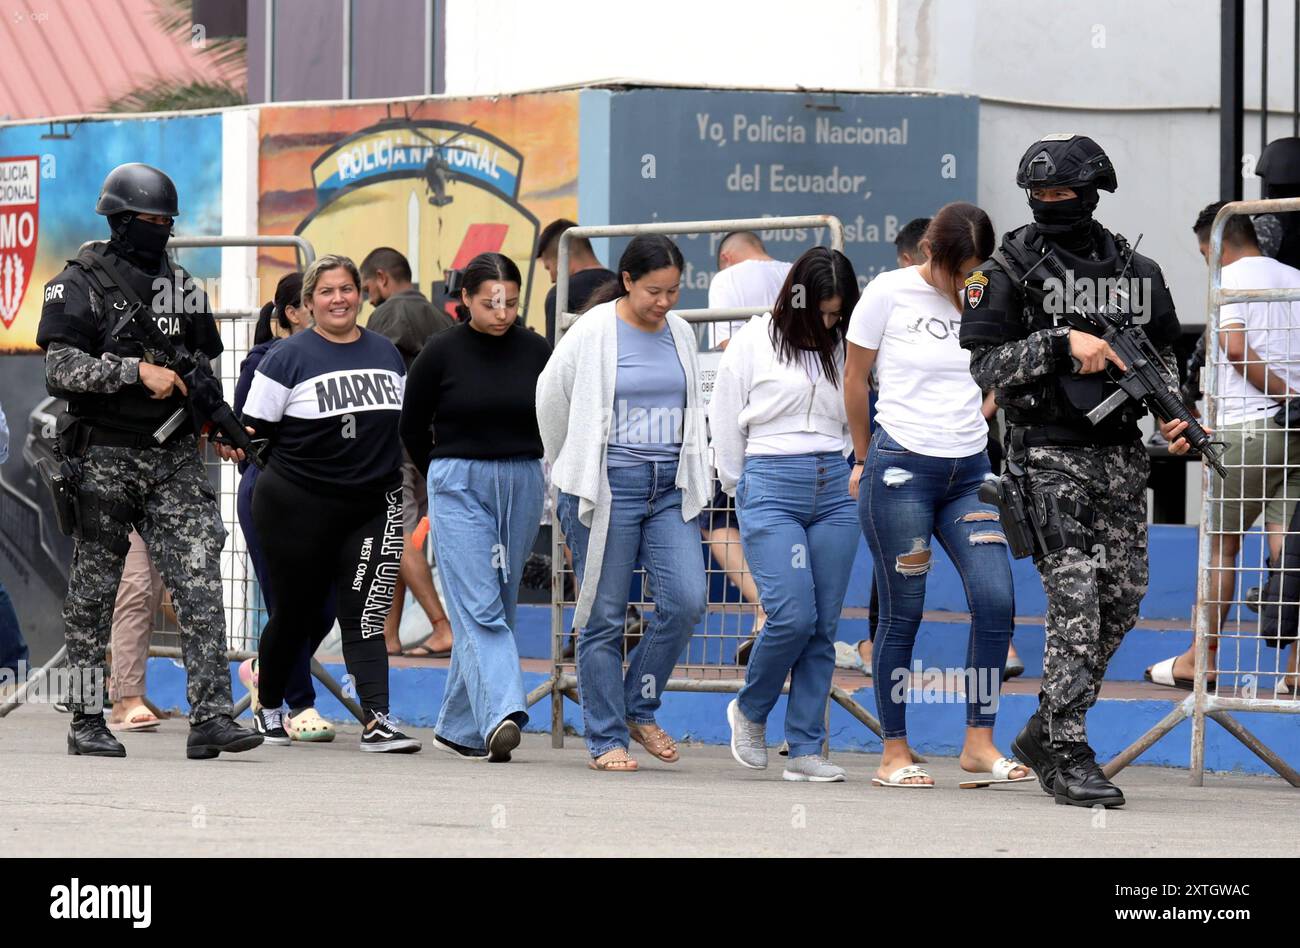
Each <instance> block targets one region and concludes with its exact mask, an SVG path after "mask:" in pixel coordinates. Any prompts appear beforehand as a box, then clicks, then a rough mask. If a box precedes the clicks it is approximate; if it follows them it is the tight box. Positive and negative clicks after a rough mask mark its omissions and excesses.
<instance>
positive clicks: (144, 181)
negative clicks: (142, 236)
mask: <svg viewBox="0 0 1300 948" xmlns="http://www.w3.org/2000/svg"><path fill="white" fill-rule="evenodd" d="M123 211H135V212H136V213H138V214H162V215H165V216H167V217H175V216H177V214H179V213H180V212H179V210H178V209H177V206H176V185H174V184H172V179H171V178H169V177H167V175H165V174H163V173H162V172H161V171H159V170H158V169H157V168H153V167H150V166H149V165H142V164H139V163H137V162H132V163H131V164H126V165H118V166H117V167H116V168H114V169H113V170H112V171H110V172H109V173H108V177H107V178H105V179H104V186H103V187H102V188H100V189H99V200H98V201H97V202H96V204H95V213H96V214H104V215H109V214H120V213H121V212H123Z"/></svg>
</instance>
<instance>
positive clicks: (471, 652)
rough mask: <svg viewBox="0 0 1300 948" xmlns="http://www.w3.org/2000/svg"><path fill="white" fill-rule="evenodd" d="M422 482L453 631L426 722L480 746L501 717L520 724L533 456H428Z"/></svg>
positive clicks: (537, 490)
mask: <svg viewBox="0 0 1300 948" xmlns="http://www.w3.org/2000/svg"><path fill="white" fill-rule="evenodd" d="M428 486H429V535H430V536H431V537H433V548H434V555H435V556H436V558H437V561H438V563H439V564H441V569H440V571H439V577H440V578H441V580H442V591H443V604H444V605H445V606H446V608H447V612H448V614H449V617H450V619H451V625H452V628H453V629H454V630H455V636H454V637H453V639H452V646H451V668H450V669H449V670H448V672H447V691H446V693H445V694H444V695H443V699H442V710H441V711H440V712H439V714H438V722H437V724H435V725H434V730H436V731H437V732H438V734H439V736H441V737H443V738H446V739H447V740H449V741H451V742H453V743H456V744H460V745H462V746H464V747H473V748H476V749H480V750H481V749H484V748H486V747H487V739H488V737H489V736H491V734H492V731H493V730H495V729H496V727H497V725H499V724H500V723H501V722H502V721H504V720H505V719H506V718H511V719H512V720H514V721H516V722H517V723H518V724H519V726H520V727H523V726H524V725H525V724H526V723H528V714H527V713H526V710H525V709H526V705H525V704H524V676H523V672H522V671H521V670H520V668H519V649H518V647H517V646H516V645H515V613H516V607H517V606H518V603H519V577H520V575H521V574H522V573H523V569H524V560H525V559H527V557H528V554H529V552H530V551H531V550H532V548H533V543H534V541H536V539H537V531H538V528H539V525H540V523H541V519H542V501H543V495H544V492H545V490H546V482H545V479H544V477H543V475H542V462H541V461H540V460H538V459H537V458H504V459H502V460H497V461H476V460H468V459H464V458H434V459H433V460H432V461H431V462H430V463H429V481H428Z"/></svg>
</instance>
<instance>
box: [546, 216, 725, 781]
mask: <svg viewBox="0 0 1300 948" xmlns="http://www.w3.org/2000/svg"><path fill="white" fill-rule="evenodd" d="M683 266H684V264H683V261H682V253H681V251H680V250H678V249H677V245H676V244H674V243H673V242H672V241H671V240H669V239H668V238H667V237H662V236H650V235H641V236H637V237H634V238H632V240H631V241H630V242H629V243H628V245H627V249H626V250H625V251H624V252H623V256H622V258H621V259H620V260H619V265H618V271H619V279H618V281H617V282H616V283H613V284H611V285H610V286H609V287H607V288H606V289H605V291H604V292H600V291H598V293H597V295H596V298H595V302H594V305H592V306H591V308H590V309H588V310H587V311H586V313H584V314H583V316H582V318H581V319H579V320H578V321H577V322H576V323H575V324H574V325H573V326H572V327H571V328H570V329H569V331H568V332H567V333H565V334H564V336H563V337H562V338H561V339H560V342H559V343H558V344H557V345H556V347H555V354H554V356H552V358H551V361H550V363H549V364H548V365H547V366H546V369H545V371H543V372H542V375H541V378H540V379H539V380H538V385H537V421H538V427H539V428H540V429H541V435H542V442H543V444H544V445H545V447H546V459H547V461H549V462H550V464H551V477H552V480H553V481H554V482H555V485H556V486H557V487H558V488H559V490H560V496H559V503H558V506H557V511H556V512H557V514H558V516H559V519H560V523H561V524H562V526H563V528H564V535H565V537H566V539H567V541H568V544H569V547H570V549H571V550H572V551H573V561H574V570H575V572H576V573H577V576H578V582H579V584H580V588H579V593H578V605H577V610H576V615H575V617H574V626H575V628H577V629H578V630H579V633H580V634H579V635H578V650H577V651H578V687H579V691H580V693H581V698H582V713H583V722H584V730H585V732H586V733H585V736H586V740H587V749H588V751H589V752H590V753H591V757H592V760H591V767H592V769H594V770H605V771H615V772H624V773H625V772H630V771H634V770H636V769H637V763H636V761H635V760H634V759H633V758H632V757H631V756H630V755H629V754H628V745H629V740H634V741H636V742H637V743H639V744H641V745H642V746H643V747H645V749H646V750H648V751H649V752H650V753H651V754H653V755H654V756H655V757H656V758H658V759H659V760H661V761H664V762H665V763H673V762H675V761H676V760H677V759H678V753H677V745H676V744H675V742H674V741H673V740H672V738H671V737H669V736H668V734H667V733H665V732H664V730H663V729H662V728H660V727H659V726H658V725H657V724H656V723H655V712H656V711H657V710H658V709H659V705H660V703H661V701H662V696H663V691H664V685H665V684H666V683H667V681H668V677H669V675H670V674H671V673H672V670H673V666H674V665H675V664H676V661H677V658H678V656H679V655H680V654H681V652H682V649H683V648H684V647H685V645H686V642H687V640H688V639H689V638H690V636H691V632H692V630H693V629H694V628H695V625H696V623H698V622H699V621H700V619H701V618H702V617H703V615H704V610H705V605H706V603H705V600H706V592H707V591H706V587H705V578H704V560H703V557H702V556H701V553H700V532H699V529H698V527H697V526H696V524H695V518H696V517H697V516H699V513H700V511H701V510H702V509H703V508H704V505H705V504H706V503H707V502H708V499H709V496H710V490H711V487H712V482H713V481H712V472H711V470H710V465H709V459H708V445H707V443H706V437H705V432H704V409H703V406H702V404H701V400H700V396H699V390H698V386H697V384H696V379H697V378H698V377H699V371H698V365H697V361H696V340H695V333H694V331H693V330H692V329H691V326H690V324H688V323H687V322H686V321H685V320H683V319H681V318H680V317H678V316H676V315H675V314H674V313H673V312H672V307H673V305H674V304H675V303H676V302H677V297H678V293H679V292H680V288H681V278H682V269H683ZM638 559H640V560H641V561H642V562H643V563H644V564H645V567H646V571H647V572H648V573H649V575H650V582H651V584H652V586H653V588H654V597H655V608H654V614H653V618H652V620H651V621H650V622H649V623H648V628H647V629H646V630H645V631H644V632H643V634H642V636H641V640H640V642H639V643H638V644H637V645H636V646H635V647H634V648H633V649H632V650H631V652H629V653H628V656H627V670H626V673H625V672H624V668H623V648H622V645H623V623H624V618H625V616H626V610H627V591H628V586H629V584H630V583H631V580H632V574H633V571H634V570H635V568H636V564H637V561H638Z"/></svg>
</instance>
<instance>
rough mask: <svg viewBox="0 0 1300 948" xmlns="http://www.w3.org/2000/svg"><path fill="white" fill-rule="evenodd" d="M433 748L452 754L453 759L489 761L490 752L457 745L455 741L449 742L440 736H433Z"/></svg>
mask: <svg viewBox="0 0 1300 948" xmlns="http://www.w3.org/2000/svg"><path fill="white" fill-rule="evenodd" d="M433 746H434V747H436V748H437V749H438V750H440V751H444V752H446V753H448V754H451V756H453V757H459V758H460V759H461V760H472V761H482V760H487V759H488V752H487V751H485V750H479V749H478V748H477V747H466V746H465V745H464V744H457V743H456V742H455V741H449V740H447V738H445V737H443V736H442V735H440V734H434V735H433Z"/></svg>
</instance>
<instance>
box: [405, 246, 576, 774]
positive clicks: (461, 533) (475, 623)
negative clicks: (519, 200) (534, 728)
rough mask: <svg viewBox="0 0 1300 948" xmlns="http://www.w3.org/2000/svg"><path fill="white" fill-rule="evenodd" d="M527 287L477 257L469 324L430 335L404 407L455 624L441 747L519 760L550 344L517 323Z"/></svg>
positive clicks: (466, 294) (467, 282) (507, 264)
mask: <svg viewBox="0 0 1300 948" xmlns="http://www.w3.org/2000/svg"><path fill="white" fill-rule="evenodd" d="M522 283H523V281H522V280H521V278H520V275H519V268H518V267H516V266H515V265H514V263H513V262H512V261H511V260H510V259H509V258H508V257H504V256H502V255H501V254H498V253H483V254H479V255H478V256H477V257H475V258H474V259H473V260H471V261H470V264H469V266H468V267H467V268H466V269H465V277H464V282H463V284H462V289H461V303H460V305H459V307H458V310H459V313H460V316H461V319H462V320H463V321H462V322H461V323H460V324H459V325H457V326H454V327H452V328H451V329H448V330H446V331H445V332H443V333H440V334H438V335H437V336H434V337H433V338H432V339H430V340H429V342H428V344H427V345H426V346H425V347H424V351H423V352H421V353H420V355H419V356H418V357H417V358H416V360H415V362H414V364H413V365H412V366H411V371H410V376H409V377H408V379H407V385H406V395H405V400H404V402H403V404H402V418H401V432H402V441H403V442H404V443H405V445H406V450H407V452H408V453H409V454H410V456H411V459H412V460H413V461H414V462H415V463H416V464H417V465H419V466H420V467H422V468H425V469H427V475H426V476H427V478H428V487H429V528H430V529H429V534H430V536H431V537H432V539H433V544H434V553H435V556H436V559H437V561H438V563H440V564H444V567H443V569H442V570H441V577H442V586H443V592H444V594H445V596H444V602H445V605H446V606H447V609H448V610H449V611H450V612H451V617H452V626H453V628H455V629H456V637H455V639H454V641H453V644H452V649H451V669H450V672H449V675H448V680H447V690H446V693H445V695H444V697H443V702H442V711H441V713H440V714H439V715H438V722H437V724H436V725H435V728H434V730H435V731H436V734H435V736H434V744H435V745H437V746H438V747H439V748H440V749H442V750H445V751H449V752H451V753H453V754H456V755H457V756H459V757H461V758H464V759H468V760H479V759H483V758H486V759H487V760H490V761H506V760H509V759H510V752H511V751H512V750H514V749H515V748H516V747H518V746H519V740H520V729H521V728H522V726H523V725H524V724H525V723H527V721H528V714H527V713H526V711H525V707H526V706H525V704H524V682H523V673H522V672H521V671H520V668H519V652H518V649H517V648H516V647H515V636H514V625H515V607H516V604H517V602H518V599H519V577H520V574H521V572H522V571H523V565H524V559H525V558H526V557H527V556H528V552H529V551H530V550H531V549H532V547H533V542H534V541H535V540H536V539H537V530H538V525H539V524H540V523H541V517H542V500H543V495H544V491H545V480H544V478H543V475H542V465H541V457H542V439H541V436H540V435H539V434H538V432H537V413H536V410H535V407H534V404H535V403H534V393H535V392H536V390H537V377H538V376H539V375H540V374H541V372H542V369H543V367H545V365H546V360H547V359H548V358H549V357H550V352H551V347H550V346H548V345H547V344H546V340H545V339H543V338H542V337H541V336H539V335H537V334H536V333H534V332H533V331H532V330H530V329H527V328H525V327H523V326H521V325H518V324H517V323H516V316H517V314H518V311H519V293H520V287H521V285H522Z"/></svg>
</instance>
